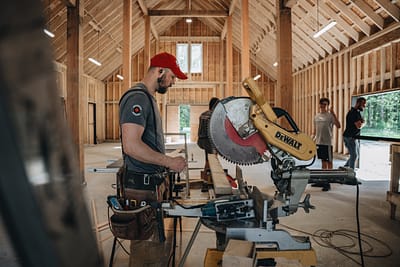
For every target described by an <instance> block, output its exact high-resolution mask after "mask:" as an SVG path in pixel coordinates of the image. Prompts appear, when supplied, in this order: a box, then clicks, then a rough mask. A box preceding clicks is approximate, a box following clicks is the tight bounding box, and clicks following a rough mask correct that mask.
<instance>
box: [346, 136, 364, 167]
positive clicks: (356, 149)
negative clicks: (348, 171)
mask: <svg viewBox="0 0 400 267" xmlns="http://www.w3.org/2000/svg"><path fill="white" fill-rule="evenodd" d="M343 141H344V144H345V146H346V148H347V150H348V151H349V154H350V157H349V159H348V160H347V162H346V164H344V166H345V167H350V168H352V169H354V165H355V162H356V160H357V159H358V157H359V155H360V144H359V143H358V142H357V141H356V139H355V138H353V137H347V136H344V137H343Z"/></svg>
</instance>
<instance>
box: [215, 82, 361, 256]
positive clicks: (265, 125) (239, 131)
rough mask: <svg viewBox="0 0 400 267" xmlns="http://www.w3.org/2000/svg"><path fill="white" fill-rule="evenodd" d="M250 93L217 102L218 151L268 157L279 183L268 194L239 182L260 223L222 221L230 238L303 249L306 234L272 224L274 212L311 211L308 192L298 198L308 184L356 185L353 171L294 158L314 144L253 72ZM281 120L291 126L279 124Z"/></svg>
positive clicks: (239, 158) (310, 152)
mask: <svg viewBox="0 0 400 267" xmlns="http://www.w3.org/2000/svg"><path fill="white" fill-rule="evenodd" d="M242 85H243V87H244V88H245V89H246V91H247V93H248V95H249V97H228V98H225V99H222V100H221V101H220V102H219V103H218V104H217V106H216V107H215V109H214V111H213V113H212V116H211V119H210V124H209V134H210V138H211V140H212V143H213V144H214V146H215V148H216V149H217V151H218V153H219V154H220V155H222V156H223V157H224V158H225V159H227V160H228V161H230V162H233V163H236V164H239V165H240V164H241V165H250V164H257V163H262V162H265V161H268V160H270V162H271V168H272V171H271V174H270V176H271V178H272V180H273V182H274V184H275V186H276V188H277V191H276V194H275V195H274V196H267V195H265V194H263V193H261V192H260V191H259V190H258V189H257V188H255V187H247V186H241V187H240V190H241V195H242V196H245V198H249V199H253V200H254V202H253V203H254V210H255V214H256V221H257V223H261V225H263V227H262V228H260V227H236V226H233V225H231V226H229V225H227V227H226V234H227V237H228V238H239V239H246V240H251V241H256V242H264V241H266V240H268V241H270V242H273V243H275V244H276V245H277V246H278V247H279V248H280V249H289V250H290V249H293V250H295V249H306V248H307V247H309V246H310V244H309V242H308V240H307V239H306V240H301V241H298V240H296V239H293V238H291V236H290V235H289V234H288V233H287V232H285V231H282V230H280V231H278V230H275V224H276V223H277V222H278V217H280V216H288V215H290V214H293V213H295V212H296V211H297V209H298V208H299V207H302V208H304V210H305V211H306V212H309V209H310V208H313V206H312V205H311V204H310V195H309V194H307V195H306V196H305V198H304V200H303V201H301V202H300V198H301V197H302V195H303V193H304V191H305V188H306V186H307V184H309V183H318V182H328V183H341V184H349V185H356V184H357V183H358V181H357V179H356V177H355V173H354V171H353V170H352V169H349V168H340V169H336V170H311V169H308V168H307V167H308V166H310V165H311V164H312V162H311V163H309V164H308V165H307V164H302V165H296V163H297V162H305V163H307V161H310V160H311V159H315V154H316V145H315V143H314V142H313V140H312V139H311V137H310V136H308V135H307V134H305V133H302V132H301V131H300V130H299V128H298V127H297V125H296V123H295V122H294V121H293V119H292V118H291V116H290V115H289V114H288V113H287V112H286V111H285V110H283V109H281V108H277V107H273V108H272V107H271V106H270V105H269V103H268V102H267V101H265V100H264V97H263V94H262V92H261V91H260V90H259V88H258V86H257V84H256V82H255V81H254V80H253V79H252V78H247V79H245V80H244V81H243V83H242ZM283 120H286V121H284V122H285V123H286V125H289V126H290V129H286V128H284V127H281V126H280V125H279V122H282V121H283ZM241 183H242V184H243V182H241Z"/></svg>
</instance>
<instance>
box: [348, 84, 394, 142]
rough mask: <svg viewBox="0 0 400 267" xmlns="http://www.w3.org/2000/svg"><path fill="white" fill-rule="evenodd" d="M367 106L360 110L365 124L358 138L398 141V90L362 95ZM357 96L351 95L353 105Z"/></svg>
mask: <svg viewBox="0 0 400 267" xmlns="http://www.w3.org/2000/svg"><path fill="white" fill-rule="evenodd" d="M363 97H365V98H366V99H367V106H366V107H365V109H364V111H363V112H362V114H363V117H364V119H365V121H366V124H365V126H364V127H363V128H361V133H360V135H361V136H360V138H362V139H367V140H387V141H396V142H399V141H400V90H394V91H388V92H378V93H372V94H367V95H363ZM357 98H358V96H353V97H352V104H353V105H352V106H354V104H355V102H356V100H357Z"/></svg>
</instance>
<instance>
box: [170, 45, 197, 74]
mask: <svg viewBox="0 0 400 267" xmlns="http://www.w3.org/2000/svg"><path fill="white" fill-rule="evenodd" d="M189 53H190V54H189ZM189 56H190V69H189ZM176 58H177V60H178V64H179V67H180V68H181V70H182V71H183V72H185V73H202V72H203V45H202V44H177V45H176Z"/></svg>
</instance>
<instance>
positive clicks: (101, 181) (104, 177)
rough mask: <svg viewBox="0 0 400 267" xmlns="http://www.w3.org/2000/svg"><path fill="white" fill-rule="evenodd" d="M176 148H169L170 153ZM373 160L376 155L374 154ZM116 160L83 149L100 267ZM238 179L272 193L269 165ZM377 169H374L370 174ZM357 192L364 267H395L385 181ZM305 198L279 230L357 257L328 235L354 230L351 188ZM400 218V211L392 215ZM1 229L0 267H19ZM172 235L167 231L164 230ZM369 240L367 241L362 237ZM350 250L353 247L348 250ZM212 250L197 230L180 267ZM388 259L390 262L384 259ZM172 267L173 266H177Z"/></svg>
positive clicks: (323, 259)
mask: <svg viewBox="0 0 400 267" xmlns="http://www.w3.org/2000/svg"><path fill="white" fill-rule="evenodd" d="M177 146H178V147H179V146H180V145H179V144H178V145H174V147H177ZM370 149H372V150H371V151H370V152H368V151H364V153H366V154H372V155H373V154H374V153H373V151H374V148H373V147H372V148H370ZM188 156H189V160H190V162H189V167H190V168H202V167H203V166H204V153H203V151H202V150H200V149H199V148H198V147H197V145H195V144H189V145H188ZM375 156H376V153H375ZM120 157H121V150H120V145H119V144H117V143H103V144H100V145H93V146H86V147H85V166H86V171H85V179H86V182H87V186H85V188H84V192H85V197H86V199H87V203H88V205H87V207H88V211H89V212H90V214H91V215H92V218H93V225H94V228H95V225H96V223H97V226H98V228H99V229H103V230H102V231H98V234H99V250H100V252H101V253H102V255H103V257H104V262H105V266H108V263H109V258H110V253H111V246H112V240H113V236H112V234H111V233H110V231H109V230H108V229H107V218H108V217H107V204H106V197H107V196H108V195H112V194H115V189H114V187H113V184H114V183H115V174H114V173H110V172H104V171H102V170H104V168H105V167H106V166H107V165H108V164H110V163H111V161H113V160H117V159H118V158H120ZM220 161H221V164H222V165H223V167H224V168H226V169H228V171H229V173H230V174H233V175H234V174H235V172H234V168H235V166H234V165H233V164H230V163H228V162H227V161H225V160H224V159H221V160H220ZM343 164H344V161H343V160H339V159H336V160H335V161H334V167H335V168H336V167H338V166H342V165H343ZM366 165H368V164H366V163H364V165H361V167H362V170H361V169H360V170H359V171H358V173H360V174H363V173H365V172H366V168H367V167H368V166H366ZM94 168H98V169H99V171H97V172H94V171H93V169H94ZM310 168H316V169H319V168H320V162H319V161H316V162H315V163H314V164H313V165H312V166H311V167H310ZM242 169H243V176H244V177H245V179H246V180H247V182H248V184H252V185H256V186H257V187H259V188H260V189H262V191H264V192H266V193H273V192H274V187H273V184H272V181H271V180H270V179H269V171H270V169H269V163H264V164H259V165H252V166H244V167H242ZM375 169H376V168H375ZM199 175H200V171H199V170H193V171H190V175H189V176H190V179H196V178H199ZM358 178H359V179H361V181H362V185H361V186H360V201H359V203H360V204H359V213H360V224H361V231H362V233H363V234H364V235H365V236H363V240H364V241H365V242H364V243H363V248H364V251H367V250H368V252H367V253H366V254H368V255H369V257H364V261H365V266H371V267H372V266H374V267H375V266H385V267H395V266H400V265H399V262H400V221H399V218H397V220H390V219H389V214H388V212H389V204H388V203H387V202H386V191H387V190H388V187H389V182H388V179H386V180H384V179H382V178H379V179H376V180H374V179H372V180H371V178H368V181H367V180H364V179H363V177H362V176H361V177H359V176H358ZM306 193H309V194H311V204H313V205H315V206H316V209H315V210H311V212H310V213H308V214H307V213H305V212H304V211H303V210H299V211H298V212H297V213H295V214H294V215H292V216H289V217H284V218H281V219H280V224H279V225H278V228H282V229H285V230H287V231H289V232H290V233H292V234H294V235H308V236H310V237H311V238H312V235H313V234H314V233H315V236H317V235H319V234H320V232H321V231H318V232H317V230H325V231H330V232H329V235H330V236H331V239H330V240H331V242H332V243H333V244H332V245H333V246H336V247H341V246H349V247H350V248H349V250H351V251H353V252H355V253H357V252H358V243H357V240H356V239H355V238H349V237H348V236H347V235H345V234H342V232H336V233H332V231H338V230H348V231H355V230H356V187H354V186H346V185H338V184H333V185H332V190H330V191H328V192H322V191H321V188H315V187H310V186H308V187H307V189H306ZM397 213H398V214H400V211H398V212H397ZM196 221H197V220H196V219H194V218H184V219H183V227H182V228H183V233H182V235H181V236H180V237H179V235H178V244H177V245H178V246H177V257H178V258H177V260H176V263H177V262H178V260H179V257H180V256H181V255H182V254H183V251H184V250H185V247H186V245H187V243H188V240H189V238H190V236H191V234H192V231H193V229H194V226H195V225H196ZM1 227H2V224H1V223H0V266H7V267H14V266H19V265H18V263H17V259H16V257H15V256H14V254H13V252H12V249H11V248H10V246H9V240H8V238H7V236H6V235H4V234H1V233H2V232H3V231H2V229H1ZM167 230H171V228H167ZM366 235H368V236H366ZM353 244H354V245H353ZM122 245H123V246H124V247H125V248H126V249H127V250H128V251H129V245H130V243H129V241H123V242H122ZM312 246H313V248H314V250H315V251H316V254H317V258H318V266H324V267H325V266H326V267H336V266H342V267H350V266H358V264H357V262H360V257H359V256H358V255H356V254H342V253H339V252H338V251H337V250H334V249H333V248H330V247H326V246H324V245H323V244H322V243H321V239H318V238H316V239H315V240H314V239H312ZM214 247H215V234H214V232H213V231H211V230H210V229H208V228H206V227H205V226H201V228H200V232H199V235H198V236H197V238H196V240H195V242H194V244H193V247H192V249H191V251H190V254H189V256H188V257H187V260H186V262H185V264H184V266H186V267H189V266H190V267H196V266H203V262H204V256H205V253H206V251H207V248H214ZM387 254H391V255H390V256H385V255H387ZM128 265H129V256H128V255H127V254H126V253H125V252H124V251H123V249H122V248H121V247H120V246H117V251H116V256H115V258H114V265H113V266H115V267H128ZM176 266H177V264H176Z"/></svg>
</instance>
